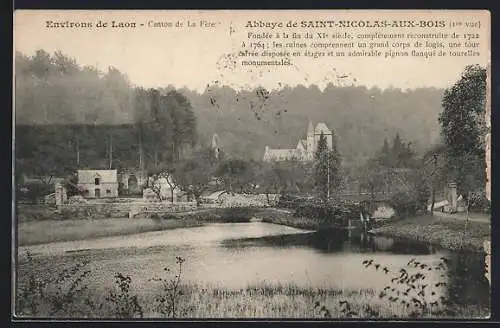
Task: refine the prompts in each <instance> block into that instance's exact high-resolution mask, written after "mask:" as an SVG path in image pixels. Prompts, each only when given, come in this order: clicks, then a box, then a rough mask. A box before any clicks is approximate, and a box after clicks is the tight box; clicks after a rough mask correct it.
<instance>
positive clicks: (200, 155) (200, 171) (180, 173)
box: [174, 149, 215, 206]
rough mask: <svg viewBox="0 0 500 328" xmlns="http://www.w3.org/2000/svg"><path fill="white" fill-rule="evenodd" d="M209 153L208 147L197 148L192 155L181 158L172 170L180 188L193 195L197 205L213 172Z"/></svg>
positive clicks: (213, 168) (210, 152)
mask: <svg viewBox="0 0 500 328" xmlns="http://www.w3.org/2000/svg"><path fill="white" fill-rule="evenodd" d="M211 154H212V151H211V150H210V149H200V150H197V151H196V152H194V154H193V155H192V156H190V157H188V158H185V159H181V160H180V161H179V162H178V163H177V165H176V166H177V168H176V170H175V172H174V179H175V181H176V182H177V183H178V184H179V187H180V189H181V190H183V191H184V192H187V193H188V194H190V195H193V196H194V198H195V200H196V204H197V205H198V206H199V205H200V197H201V195H202V193H203V192H204V191H205V190H206V189H207V188H208V186H209V183H210V181H211V179H212V177H213V174H214V172H215V167H214V165H213V164H212V163H213V162H212V160H211Z"/></svg>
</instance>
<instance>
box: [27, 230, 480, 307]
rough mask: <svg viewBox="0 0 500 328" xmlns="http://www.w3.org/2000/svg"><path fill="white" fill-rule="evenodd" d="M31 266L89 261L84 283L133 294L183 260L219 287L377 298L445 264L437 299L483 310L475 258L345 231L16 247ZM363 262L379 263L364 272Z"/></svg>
mask: <svg viewBox="0 0 500 328" xmlns="http://www.w3.org/2000/svg"><path fill="white" fill-rule="evenodd" d="M25 250H30V251H31V252H33V253H34V254H35V255H36V257H37V258H39V259H43V258H46V259H49V258H52V259H54V261H52V260H49V261H47V262H49V263H50V265H47V266H46V267H48V268H46V269H47V270H49V269H55V268H56V267H57V265H56V263H57V262H60V261H64V259H65V258H67V257H68V256H74V255H77V256H86V257H89V258H90V260H91V261H90V266H91V270H92V272H93V275H92V277H91V279H92V284H93V285H94V286H95V287H96V288H105V287H109V286H110V285H112V284H113V281H114V279H113V275H114V273H116V272H121V273H123V274H126V275H130V276H131V277H132V280H133V281H134V286H135V288H138V289H140V290H142V291H144V290H147V289H148V288H150V283H149V279H151V278H153V277H155V276H158V275H162V274H164V270H163V269H164V268H165V267H169V268H175V258H176V256H181V257H183V258H185V259H186V262H185V263H184V268H183V279H184V280H185V281H191V282H194V283H197V284H209V285H212V286H220V287H224V288H236V289H238V288H245V287H247V286H248V285H258V284H260V283H279V284H293V285H296V286H300V287H305V288H308V287H314V288H320V287H321V288H323V287H324V288H340V289H343V290H359V289H373V290H375V291H380V290H381V289H383V288H384V286H386V285H387V284H388V283H389V282H390V278H391V277H392V276H391V275H388V274H387V273H386V272H384V271H383V270H382V268H384V267H387V268H388V269H389V270H390V271H391V272H392V273H394V272H398V270H400V269H401V268H407V263H408V262H409V261H410V260H412V259H415V260H417V261H419V262H423V263H426V264H429V265H433V266H434V265H437V264H438V263H439V262H440V261H441V258H446V259H447V260H449V262H450V266H449V277H446V278H445V279H446V280H447V287H445V288H444V290H441V291H440V293H446V294H447V295H448V297H451V298H452V299H453V300H455V301H456V302H459V303H464V302H465V303H467V304H475V305H481V304H489V285H488V282H487V280H486V279H485V278H484V257H483V256H482V255H481V254H472V253H457V252H450V251H446V250H442V249H439V248H437V247H434V246H431V245H426V244H422V243H415V242H409V241H401V240H394V239H391V238H384V237H374V236H366V235H361V234H356V233H354V234H350V233H348V232H347V231H346V230H335V229H330V230H323V231H318V232H313V231H306V230H300V229H295V228H290V227H286V226H281V225H275V224H269V223H263V222H251V223H221V224H208V225H205V226H202V227H194V228H185V229H184V228H183V229H174V230H167V231H157V232H148V233H141V234H137V235H129V236H120V237H106V238H99V239H95V240H87V241H77V242H60V243H51V244H43V245H35V246H29V247H22V248H20V255H21V254H22V253H23V252H24V251H25ZM364 260H373V261H374V263H379V264H380V267H379V269H376V268H375V267H373V266H370V267H368V268H365V266H364V265H363V263H362V262H363V261H364ZM426 275H427V279H428V281H429V283H430V284H432V285H434V284H435V283H437V282H441V281H443V280H442V278H440V276H439V272H437V271H429V272H428V273H426Z"/></svg>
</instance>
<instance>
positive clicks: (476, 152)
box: [439, 65, 486, 198]
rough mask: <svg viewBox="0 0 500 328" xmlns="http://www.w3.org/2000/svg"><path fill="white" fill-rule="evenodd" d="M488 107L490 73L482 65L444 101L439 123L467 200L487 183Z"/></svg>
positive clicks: (470, 69) (450, 168) (465, 76)
mask: <svg viewBox="0 0 500 328" xmlns="http://www.w3.org/2000/svg"><path fill="white" fill-rule="evenodd" d="M485 103H486V69H484V68H482V67H480V66H479V65H470V66H467V67H466V68H465V69H464V71H463V73H462V76H461V78H460V80H458V81H457V82H456V83H455V84H454V85H453V86H451V87H450V88H448V89H446V90H445V92H444V96H443V99H442V108H443V111H442V112H441V114H440V115H439V123H440V124H441V135H442V136H443V138H444V142H445V145H446V146H447V151H446V161H447V168H448V171H449V173H450V177H451V178H452V179H454V180H455V182H456V183H457V189H458V192H459V194H461V195H463V197H465V198H467V196H468V193H469V192H471V191H475V190H479V189H481V190H482V189H484V187H485V183H486V175H485V167H486V163H485V135H486V123H485Z"/></svg>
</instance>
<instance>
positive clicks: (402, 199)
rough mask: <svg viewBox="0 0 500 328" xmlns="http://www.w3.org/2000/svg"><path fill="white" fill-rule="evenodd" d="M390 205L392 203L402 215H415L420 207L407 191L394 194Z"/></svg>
mask: <svg viewBox="0 0 500 328" xmlns="http://www.w3.org/2000/svg"><path fill="white" fill-rule="evenodd" d="M389 205H391V206H392V208H394V210H395V211H396V213H397V214H398V215H399V216H401V217H408V216H410V215H415V214H416V213H417V209H418V203H417V202H416V201H415V199H413V197H411V196H410V195H409V194H408V193H406V192H399V193H396V194H394V195H393V196H392V198H391V200H390V201H389Z"/></svg>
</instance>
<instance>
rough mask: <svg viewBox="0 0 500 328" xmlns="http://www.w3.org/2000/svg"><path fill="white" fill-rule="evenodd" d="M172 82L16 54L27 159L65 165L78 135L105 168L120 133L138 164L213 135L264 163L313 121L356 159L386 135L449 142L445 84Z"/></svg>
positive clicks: (20, 137) (20, 142)
mask: <svg viewBox="0 0 500 328" xmlns="http://www.w3.org/2000/svg"><path fill="white" fill-rule="evenodd" d="M171 82H172V81H165V88H159V89H150V90H145V89H142V88H138V87H136V86H134V85H133V84H132V83H131V82H130V81H129V80H128V78H127V77H126V76H125V75H124V74H122V73H121V72H120V71H119V70H117V69H116V68H112V67H110V68H109V69H108V70H107V71H106V72H102V71H99V70H97V69H96V68H95V67H89V66H85V67H82V66H80V65H78V63H77V62H76V61H75V60H74V59H72V58H69V57H68V56H66V55H64V54H63V53H61V52H56V53H54V54H49V53H47V52H45V51H43V50H39V51H37V52H36V53H35V54H33V55H30V56H27V55H25V54H21V53H16V61H15V86H16V93H15V110H16V151H17V153H16V158H17V159H18V162H20V163H21V164H22V163H23V161H24V163H25V165H24V167H30V164H29V163H33V162H37V161H38V159H39V158H48V157H51V158H52V160H53V161H54V163H55V164H56V165H59V166H63V165H66V164H67V163H69V162H75V161H76V156H77V155H76V150H75V147H76V143H77V142H78V146H79V147H80V148H79V153H80V154H79V157H80V165H89V166H106V165H107V163H108V156H107V150H106V149H107V148H106V147H109V139H110V138H112V140H113V146H112V147H113V153H114V154H116V156H117V158H116V160H115V164H116V165H119V163H121V165H125V166H126V165H138V161H139V159H138V158H139V155H138V153H139V152H140V151H139V150H138V148H139V147H140V146H139V145H142V146H141V147H145V148H144V149H142V151H143V155H144V157H143V158H149V160H150V161H155V160H158V158H156V157H157V156H159V154H165V153H167V155H166V156H167V157H169V160H171V159H174V158H176V157H178V156H179V154H180V150H179V147H180V148H184V147H188V148H189V146H193V145H194V144H195V143H198V144H199V143H208V142H209V141H210V140H211V137H212V135H213V133H217V134H218V135H219V138H220V143H221V146H222V147H223V149H224V151H225V153H226V154H229V155H231V156H233V157H237V158H244V159H249V158H252V159H257V160H259V159H261V158H262V155H263V152H264V147H265V146H266V145H269V146H270V147H274V148H279V147H281V148H292V147H295V146H296V144H297V141H298V140H299V139H300V138H304V137H305V135H306V129H307V124H308V121H309V120H311V121H313V122H314V123H317V122H320V121H322V122H325V123H326V124H327V125H328V126H329V127H330V128H332V129H334V131H335V133H336V134H337V140H338V148H339V153H340V154H341V156H342V163H343V164H344V165H347V166H349V165H355V164H362V163H363V162H365V161H366V160H367V159H368V158H371V157H372V156H373V155H374V154H375V152H376V151H377V150H378V149H380V145H381V144H382V143H383V141H384V139H385V138H389V140H392V138H394V136H396V134H399V135H401V136H402V137H403V138H404V139H405V140H411V141H412V149H413V150H414V151H417V152H422V151H425V150H426V149H427V147H428V146H429V145H432V144H435V143H437V142H438V140H439V139H440V136H439V124H438V115H439V113H440V112H441V99H442V96H443V90H440V89H435V88H421V89H415V90H400V89H395V88H393V89H387V90H380V89H377V88H372V89H368V88H366V87H364V86H350V87H339V86H335V85H333V84H330V85H328V86H327V87H326V88H325V89H324V90H320V89H319V88H318V87H317V86H315V85H312V86H309V87H305V86H297V87H288V86H285V87H284V88H283V89H281V90H278V91H266V90H263V89H260V88H257V89H255V90H249V91H242V92H237V91H235V90H234V89H232V88H230V87H226V86H218V85H207V88H206V90H205V91H204V92H203V93H202V94H200V93H198V92H196V91H193V90H189V89H186V88H183V89H178V90H175V88H173V87H172V86H171V85H169V83H171ZM155 106H156V107H155ZM161 106H164V107H165V106H167V107H168V108H175V110H174V111H175V113H173V112H172V113H170V114H168V115H167V116H164V115H163V114H161V113H160V112H158V111H157V110H156V112H155V108H160V107H161ZM155 113H156V114H155ZM162 115H163V116H162ZM155 122H156V123H155ZM160 123H161V124H160ZM141 126H142V128H141ZM168 126H170V127H171V128H166V127H168ZM141 129H142V130H141ZM83 131H85V132H83ZM140 131H142V132H140ZM145 131H149V132H148V134H147V135H146V134H144V133H145ZM75 135H76V136H77V137H75ZM176 138H177V139H178V140H177V139H176ZM174 139H175V140H174ZM77 140H78V141H77ZM155 142H156V143H157V146H158V145H159V146H161V147H163V148H162V149H159V148H158V147H157V146H155V145H153V144H154V143H155ZM167 143H169V145H168V146H166V145H165V144H167ZM148 147H149V149H146V148H148ZM34 154H36V156H35V155H34ZM127 154H129V155H127ZM148 156H149V157H148ZM155 156H156V157H155ZM155 158H156V159H155Z"/></svg>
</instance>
